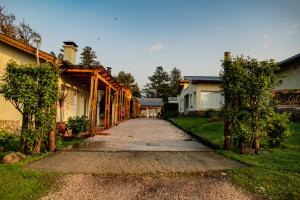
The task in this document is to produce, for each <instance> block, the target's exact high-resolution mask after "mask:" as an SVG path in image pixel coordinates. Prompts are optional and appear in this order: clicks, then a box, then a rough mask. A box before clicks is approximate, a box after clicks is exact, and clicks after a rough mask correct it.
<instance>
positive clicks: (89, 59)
mask: <svg viewBox="0 0 300 200" xmlns="http://www.w3.org/2000/svg"><path fill="white" fill-rule="evenodd" d="M80 55H81V57H80V58H81V64H82V65H100V62H99V61H97V60H96V59H97V56H96V53H95V51H93V49H92V47H90V46H86V47H84V48H83V49H82V53H81V54H80Z"/></svg>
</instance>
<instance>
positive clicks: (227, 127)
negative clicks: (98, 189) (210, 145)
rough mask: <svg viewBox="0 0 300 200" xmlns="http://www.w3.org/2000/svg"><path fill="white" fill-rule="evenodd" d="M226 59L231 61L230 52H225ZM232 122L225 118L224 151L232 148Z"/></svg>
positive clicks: (225, 104) (226, 102)
mask: <svg viewBox="0 0 300 200" xmlns="http://www.w3.org/2000/svg"><path fill="white" fill-rule="evenodd" d="M224 59H225V61H230V60H231V56H230V52H225V54H224ZM224 70H225V71H224V73H226V67H225V68H224ZM224 98H225V99H224V110H225V112H227V111H228V96H227V95H225V96H224ZM230 127H231V126H230V120H229V119H228V117H225V119H224V149H229V148H230V146H231V129H230Z"/></svg>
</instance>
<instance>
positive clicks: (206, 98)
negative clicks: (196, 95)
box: [200, 92, 224, 108]
mask: <svg viewBox="0 0 300 200" xmlns="http://www.w3.org/2000/svg"><path fill="white" fill-rule="evenodd" d="M223 103H224V97H223V96H222V93H221V92H201V102H200V106H201V108H220V107H221V106H222V105H223Z"/></svg>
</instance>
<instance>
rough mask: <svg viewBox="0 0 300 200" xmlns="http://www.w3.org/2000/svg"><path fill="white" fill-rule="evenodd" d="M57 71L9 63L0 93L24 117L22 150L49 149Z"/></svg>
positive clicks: (45, 65) (55, 99)
mask: <svg viewBox="0 0 300 200" xmlns="http://www.w3.org/2000/svg"><path fill="white" fill-rule="evenodd" d="M57 81H58V70H57V68H56V67H55V66H51V65H49V64H41V65H18V64H17V63H16V62H9V63H8V64H7V68H6V71H5V73H4V75H3V78H2V81H1V84H0V92H1V93H2V94H3V95H4V97H5V99H7V100H9V101H10V102H11V103H12V104H13V105H14V106H15V108H16V109H17V110H18V111H19V112H20V113H21V114H22V117H23V123H22V130H21V151H23V152H25V153H39V152H40V151H44V150H46V149H47V147H48V134H49V132H50V131H51V129H52V128H53V124H54V122H55V121H54V120H55V115H56V107H55V103H56V101H57V98H58V97H57V96H58V82H57Z"/></svg>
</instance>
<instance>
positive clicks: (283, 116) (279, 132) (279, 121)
mask: <svg viewBox="0 0 300 200" xmlns="http://www.w3.org/2000/svg"><path fill="white" fill-rule="evenodd" d="M291 132H292V131H291V129H290V121H289V114H287V113H276V112H272V114H271V115H270V116H268V118H267V137H268V143H269V146H270V147H279V146H280V144H281V143H282V142H283V141H284V139H286V138H287V137H288V136H290V135H291Z"/></svg>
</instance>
